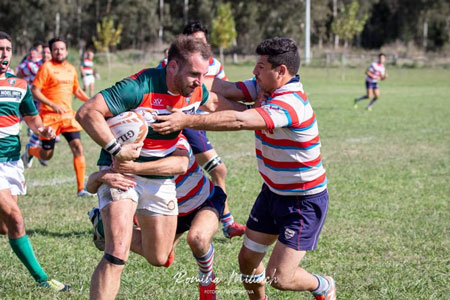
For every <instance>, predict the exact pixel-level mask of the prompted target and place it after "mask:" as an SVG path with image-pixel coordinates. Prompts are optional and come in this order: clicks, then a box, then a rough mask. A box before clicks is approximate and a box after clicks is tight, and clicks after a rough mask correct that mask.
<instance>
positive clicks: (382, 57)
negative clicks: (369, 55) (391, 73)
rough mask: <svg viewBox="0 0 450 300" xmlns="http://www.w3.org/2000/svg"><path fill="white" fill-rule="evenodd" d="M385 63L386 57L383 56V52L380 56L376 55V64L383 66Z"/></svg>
mask: <svg viewBox="0 0 450 300" xmlns="http://www.w3.org/2000/svg"><path fill="white" fill-rule="evenodd" d="M385 61H386V55H384V53H383V52H382V53H380V54H378V62H379V63H380V64H384V62H385Z"/></svg>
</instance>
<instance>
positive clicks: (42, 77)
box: [33, 64, 48, 90]
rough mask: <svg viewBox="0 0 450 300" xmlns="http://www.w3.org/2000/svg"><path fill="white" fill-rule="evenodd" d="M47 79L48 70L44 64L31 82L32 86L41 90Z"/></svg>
mask: <svg viewBox="0 0 450 300" xmlns="http://www.w3.org/2000/svg"><path fill="white" fill-rule="evenodd" d="M47 77H48V68H47V67H46V64H44V65H42V66H41V67H40V68H39V70H38V72H37V74H36V76H35V77H34V80H33V85H34V86H35V87H37V88H39V89H41V90H42V88H43V87H44V85H45V81H46V80H47Z"/></svg>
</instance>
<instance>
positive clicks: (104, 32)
mask: <svg viewBox="0 0 450 300" xmlns="http://www.w3.org/2000/svg"><path fill="white" fill-rule="evenodd" d="M122 28H123V26H122V24H119V25H117V28H114V21H113V20H112V19H110V18H108V17H104V18H103V19H102V22H101V23H97V37H95V36H93V37H92V41H93V42H94V46H95V48H96V49H97V50H99V51H103V52H107V51H109V50H110V48H111V47H115V46H116V45H117V44H118V43H120V35H121V34H122Z"/></svg>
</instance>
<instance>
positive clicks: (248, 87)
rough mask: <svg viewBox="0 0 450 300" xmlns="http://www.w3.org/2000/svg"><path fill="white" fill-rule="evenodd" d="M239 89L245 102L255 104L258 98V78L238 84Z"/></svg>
mask: <svg viewBox="0 0 450 300" xmlns="http://www.w3.org/2000/svg"><path fill="white" fill-rule="evenodd" d="M236 84H237V87H238V88H239V89H240V90H241V91H242V93H243V94H244V97H245V101H247V102H253V101H254V100H256V98H257V97H258V92H259V85H258V84H257V83H256V78H252V79H249V80H245V81H239V82H237V83H236Z"/></svg>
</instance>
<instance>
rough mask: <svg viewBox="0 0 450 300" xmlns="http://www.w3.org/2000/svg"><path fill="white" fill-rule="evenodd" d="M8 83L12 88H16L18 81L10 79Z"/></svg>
mask: <svg viewBox="0 0 450 300" xmlns="http://www.w3.org/2000/svg"><path fill="white" fill-rule="evenodd" d="M8 83H9V85H10V86H14V85H15V84H16V80H15V79H12V78H10V79H8Z"/></svg>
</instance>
